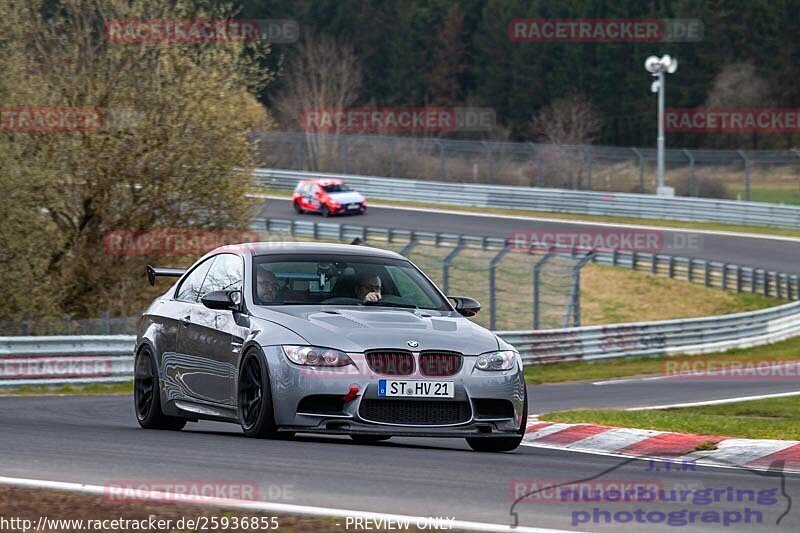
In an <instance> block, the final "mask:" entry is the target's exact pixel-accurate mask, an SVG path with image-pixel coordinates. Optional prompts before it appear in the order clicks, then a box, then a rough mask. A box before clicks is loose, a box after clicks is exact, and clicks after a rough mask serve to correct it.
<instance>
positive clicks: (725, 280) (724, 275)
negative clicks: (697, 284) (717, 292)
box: [722, 263, 728, 291]
mask: <svg viewBox="0 0 800 533" xmlns="http://www.w3.org/2000/svg"><path fill="white" fill-rule="evenodd" d="M722 290H723V291H726V290H728V263H722Z"/></svg>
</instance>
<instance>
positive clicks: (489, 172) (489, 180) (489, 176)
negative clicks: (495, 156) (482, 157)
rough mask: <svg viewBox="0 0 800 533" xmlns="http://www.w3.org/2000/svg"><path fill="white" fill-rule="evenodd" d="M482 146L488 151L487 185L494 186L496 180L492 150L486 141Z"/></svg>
mask: <svg viewBox="0 0 800 533" xmlns="http://www.w3.org/2000/svg"><path fill="white" fill-rule="evenodd" d="M481 144H482V145H483V147H484V149H485V150H486V172H487V174H486V177H487V180H486V183H488V184H489V185H491V184H492V181H493V178H494V175H493V174H494V165H493V162H492V149H491V148H490V147H489V143H488V142H486V141H482V142H481Z"/></svg>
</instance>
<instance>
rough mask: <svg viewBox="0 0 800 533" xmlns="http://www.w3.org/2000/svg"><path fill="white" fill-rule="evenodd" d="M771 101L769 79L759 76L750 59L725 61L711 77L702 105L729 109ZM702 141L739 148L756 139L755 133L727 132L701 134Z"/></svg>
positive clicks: (753, 144) (753, 142) (761, 104)
mask: <svg viewBox="0 0 800 533" xmlns="http://www.w3.org/2000/svg"><path fill="white" fill-rule="evenodd" d="M773 103H774V100H773V98H772V95H771V91H770V86H769V83H768V82H767V81H766V80H765V79H764V78H762V77H761V76H760V75H759V74H758V71H757V70H756V67H755V65H753V63H752V62H749V61H748V62H741V63H728V64H726V65H724V66H723V67H722V69H721V70H720V71H719V73H718V74H717V75H716V77H715V78H714V83H713V84H712V85H711V89H709V91H708V96H707V97H706V101H705V104H704V107H706V108H709V109H726V108H727V109H731V108H749V107H769V106H771V105H772V104H773ZM703 141H704V142H705V143H706V144H707V145H710V146H714V147H717V148H727V147H731V148H742V147H743V146H744V145H746V144H748V143H749V144H751V145H752V146H753V148H755V147H756V145H757V142H758V134H757V133H755V132H754V133H730V134H727V135H710V136H704V139H703Z"/></svg>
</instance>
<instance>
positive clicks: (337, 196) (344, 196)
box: [328, 191, 364, 204]
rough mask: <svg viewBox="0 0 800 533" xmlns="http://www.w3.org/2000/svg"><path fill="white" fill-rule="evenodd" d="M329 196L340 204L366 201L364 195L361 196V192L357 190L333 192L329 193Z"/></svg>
mask: <svg viewBox="0 0 800 533" xmlns="http://www.w3.org/2000/svg"><path fill="white" fill-rule="evenodd" d="M328 196H330V197H331V198H332V199H333V200H335V201H336V202H338V203H340V204H360V203H361V202H363V201H364V197H363V196H361V193H357V192H356V191H348V192H331V193H328Z"/></svg>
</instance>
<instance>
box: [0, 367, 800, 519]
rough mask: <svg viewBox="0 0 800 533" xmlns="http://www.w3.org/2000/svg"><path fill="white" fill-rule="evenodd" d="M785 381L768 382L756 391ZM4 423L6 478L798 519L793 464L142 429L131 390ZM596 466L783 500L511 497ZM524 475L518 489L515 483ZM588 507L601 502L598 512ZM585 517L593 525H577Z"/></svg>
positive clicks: (405, 502) (543, 510) (430, 505)
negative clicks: (756, 466) (792, 502)
mask: <svg viewBox="0 0 800 533" xmlns="http://www.w3.org/2000/svg"><path fill="white" fill-rule="evenodd" d="M779 388H780V387H776V386H775V384H774V383H773V384H772V385H771V386H769V385H767V386H765V388H764V389H763V391H764V392H767V391H774V390H778V389H779ZM734 391H738V392H739V393H741V392H742V391H743V389H742V387H741V384H733V385H732V384H731V383H727V382H722V381H716V380H712V381H708V382H691V383H686V384H684V385H683V389H682V390H681V391H679V392H676V391H673V390H672V387H666V386H660V385H656V386H655V387H654V386H653V384H652V383H650V384H647V383H646V382H645V384H642V383H641V382H638V381H632V382H625V383H618V384H613V385H592V384H591V383H580V384H565V385H546V386H537V387H531V388H530V392H531V409H532V412H538V411H537V409H536V406H546V407H547V408H548V409H549V408H553V407H558V408H568V407H579V406H588V405H587V404H591V405H595V406H601V405H602V406H605V405H609V406H610V405H617V404H620V405H625V406H628V405H631V404H638V405H647V404H651V405H652V404H663V403H668V402H669V401H670V400H671V399H673V398H678V397H679V398H680V400H681V401H689V399H691V398H692V397H693V396H694V397H697V398H700V397H703V396H716V397H726V396H729V393H730V392H734ZM0 428H1V430H0V447H2V450H3V453H2V454H0V472H2V475H3V476H8V477H22V478H32V479H43V480H53V481H65V482H79V483H87V484H96V485H107V484H115V483H117V484H126V483H129V482H131V481H141V482H144V483H156V484H158V483H162V484H163V483H172V482H181V481H184V482H185V481H197V480H204V481H213V482H215V483H219V482H223V481H226V480H227V481H231V482H234V483H247V484H257V485H258V487H259V490H258V497H259V499H262V500H268V501H273V502H279V503H290V504H299V505H313V506H320V507H328V508H337V509H351V510H358V511H379V512H384V513H396V514H408V515H414V516H434V517H436V516H448V517H456V518H457V519H458V520H468V521H478V522H487V523H497V524H511V523H512V520H513V517H512V515H511V514H510V513H511V511H512V510H513V511H515V512H517V513H519V524H520V525H526V526H535V527H547V528H555V529H579V530H591V531H610V530H620V529H622V530H625V531H641V530H643V529H645V528H647V529H653V530H665V531H667V530H671V531H674V530H675V529H676V526H667V525H664V524H660V525H652V524H650V525H645V524H641V523H635V522H634V523H628V524H620V523H616V522H614V520H613V516H614V515H613V513H616V512H619V511H624V510H628V511H631V512H636V510H637V509H642V510H643V511H642V512H651V511H662V512H668V511H673V512H677V511H680V510H685V512H691V511H708V510H713V511H722V510H727V511H728V512H731V513H736V512H737V511H738V512H742V513H743V512H744V509H745V508H750V509H751V510H752V511H760V512H761V517H762V518H761V519H762V523H761V524H760V525H759V524H753V523H751V524H742V523H739V524H731V525H729V526H728V527H724V528H723V527H722V526H720V525H716V526H713V528H714V529H717V528H719V529H725V530H736V531H753V530H761V531H772V530H784V529H785V530H787V531H792V530H793V531H797V530H798V528H800V511H798V510H797V506H795V507H794V509H793V510H790V512H789V514H788V515H787V516H785V517H784V518H783V519H782V521H781V523H780V524H779V525H777V524H776V523H775V521H776V520H777V519H778V517H779V516H780V515H782V514H783V513H784V512H785V511H786V509H787V506H788V503H789V502H788V500H787V499H786V498H784V497H783V496H781V494H782V492H781V489H780V487H781V483H784V484H785V488H786V492H787V494H788V495H789V497H790V498H794V499H796V498H800V476H797V475H792V474H787V475H786V476H784V477H783V478H781V477H779V476H777V475H775V476H772V475H766V474H765V473H763V472H755V471H747V470H735V469H725V468H710V467H699V466H698V467H695V469H694V470H688V469H687V468H686V467H684V466H682V465H673V466H671V467H669V471H667V470H666V468H667V467H665V466H663V465H661V466H660V467H659V470H658V471H651V470H650V469H651V466H652V465H651V464H650V463H648V462H647V461H639V460H635V461H632V460H629V459H623V458H616V457H606V456H597V455H589V454H582V453H576V452H567V451H559V450H552V449H544V448H534V447H531V446H521V447H520V448H519V449H518V450H517V451H515V452H513V453H506V454H480V453H476V452H472V451H470V450H469V448H468V447H467V446H466V443H465V442H464V441H463V440H461V439H410V438H393V439H392V440H390V441H388V442H384V443H379V444H375V445H358V444H355V443H352V442H351V441H350V440H349V439H347V438H342V437H317V436H304V435H298V436H297V437H295V439H294V440H289V441H284V440H277V441H270V440H253V439H247V438H245V437H243V436H242V435H241V431H240V429H239V428H238V427H237V426H235V425H229V424H220V423H212V422H202V423H198V424H189V425H188V426H187V428H186V429H185V430H183V431H181V432H164V431H145V430H141V429H139V427H138V425H137V424H136V421H135V416H134V413H133V405H132V398H131V397H130V396H127V395H114V396H87V397H81V396H74V397H4V398H0ZM595 476H597V478H596V479H595V480H594V483H595V484H593V485H591V487H592V489H591V490H597V487H601V488H602V487H609V486H613V484H614V483H619V482H625V483H629V484H630V483H640V484H651V485H656V486H658V487H659V488H662V489H666V490H668V491H669V490H671V489H673V488H675V489H685V490H694V491H696V490H699V489H715V490H717V491H727V490H728V487H732V490H734V491H737V490H749V491H762V490H763V491H771V490H774V491H776V493H775V494H777V497H776V501H775V502H773V503H764V504H748V503H747V502H742V501H736V499H735V498H734V499H733V501H729V498H728V497H727V496H723V497H720V499H721V500H722V501H720V502H714V503H713V504H703V503H698V501H695V502H693V501H691V498H693V497H694V495H695V494H697V493H696V492H692V493H690V496H689V500H690V501H688V502H686V503H681V502H669V503H667V502H635V501H634V502H629V503H620V502H609V501H603V502H599V503H586V502H581V503H574V502H561V501H555V500H556V499H557V497H554V496H553V495H552V493H551V492H550V489H548V490H546V491H545V492H542V493H538V494H536V495H533V496H529V497H527V498H523V499H522V500H521V501H520V502H519V503H517V504H514V501H515V497H517V496H519V495H521V494H526V493H527V492H530V490H531V489H530V487H534V489H541V488H544V487H549V486H552V485H553V484H558V483H567V482H574V481H577V480H583V479H588V478H593V477H595ZM520 486H521V487H523V489H518V487H520ZM517 490H520V491H521V492H517ZM668 494H669V492H668ZM726 494H728V493H727V492H726ZM734 494H735V492H734ZM768 494H769V493H768ZM745 498H746V497H745ZM797 501H800V500H797ZM594 509H598V511H597V512H598V513H599V514H598V515H597V520H598V521H595V517H594V515H593V513H594V512H595V511H594ZM581 511H585V512H588V513H589V515H585V514H580V513H581ZM604 511H611V512H612V515H611V516H612V518H611V522H610V523H606V522H605V515H603V514H602V512H604ZM575 513H578V514H575ZM730 516H731V517H734V516H735V514H731V515H730ZM752 516H756V515H752ZM587 517H588V520H589V521H588V522H586V523H578V522H580V521H581V520H583V519H586V518H587ZM680 529H681V530H689V531H708V530H710V529H712V525H709V524H694V525H691V524H687V525H683V526H681V527H680ZM343 531H344V528H343Z"/></svg>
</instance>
